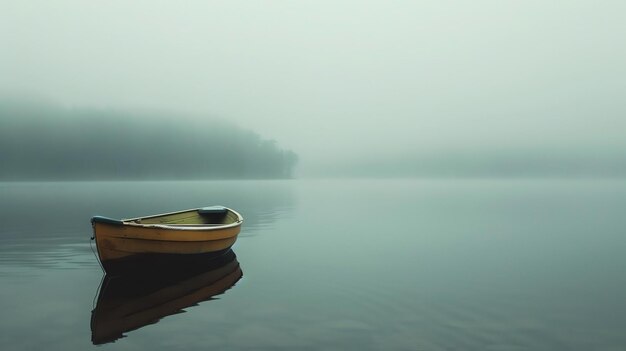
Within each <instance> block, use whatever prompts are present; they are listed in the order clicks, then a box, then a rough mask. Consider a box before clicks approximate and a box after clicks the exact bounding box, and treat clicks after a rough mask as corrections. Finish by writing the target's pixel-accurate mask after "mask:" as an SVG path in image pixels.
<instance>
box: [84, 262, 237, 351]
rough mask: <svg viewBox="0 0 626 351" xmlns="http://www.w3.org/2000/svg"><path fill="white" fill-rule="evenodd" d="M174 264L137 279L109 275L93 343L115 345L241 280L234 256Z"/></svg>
mask: <svg viewBox="0 0 626 351" xmlns="http://www.w3.org/2000/svg"><path fill="white" fill-rule="evenodd" d="M181 258H185V260H182V261H181V260H170V262H169V264H168V265H167V266H163V267H160V268H159V269H154V270H150V271H146V272H144V273H142V274H139V275H132V274H131V275H128V274H127V275H117V276H110V275H108V274H107V275H105V277H104V279H103V281H102V283H101V284H100V289H99V291H98V299H97V303H96V307H95V308H94V309H93V311H92V313H91V341H92V342H93V344H95V345H100V344H104V343H109V342H113V341H115V340H117V339H119V338H122V337H124V336H125V335H124V333H127V332H129V331H132V330H135V329H139V328H142V327H144V326H147V325H150V324H154V323H157V322H158V321H159V320H160V319H162V318H164V317H167V316H170V315H173V314H177V313H181V312H182V311H183V310H185V309H187V308H190V307H193V306H195V305H197V304H198V303H200V302H202V301H207V300H211V299H212V298H213V297H214V296H216V295H220V294H223V293H224V292H225V291H226V290H228V289H230V288H231V287H233V286H234V285H235V284H236V283H237V281H239V279H241V277H242V276H243V273H242V270H241V267H240V266H239V262H238V261H237V257H236V255H235V253H234V252H233V251H232V250H227V251H226V252H225V253H222V254H221V255H218V256H212V257H208V256H206V255H200V256H194V260H187V259H186V258H187V257H181Z"/></svg>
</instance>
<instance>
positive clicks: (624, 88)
mask: <svg viewBox="0 0 626 351" xmlns="http://www.w3.org/2000/svg"><path fill="white" fill-rule="evenodd" d="M625 13H626V2H624V1H575V0H569V1H545V0H542V1H502V0H493V1H484V0H473V1H445V0H437V1H363V0H360V1H184V2H181V1H154V0H150V1H147V0H141V1H131V2H129V1H8V0H0V51H1V52H0V93H2V94H34V95H38V96H41V97H45V98H49V99H51V100H53V101H55V102H58V103H61V104H63V105H66V106H89V107H98V108H99V107H106V108H109V107H114V108H132V109H135V108H138V109H167V110H174V111H182V112H191V113H200V114H204V115H209V116H216V117H221V118H226V119H229V120H232V121H235V122H237V123H238V124H239V125H241V126H244V127H246V128H250V129H253V130H255V131H257V132H258V133H260V134H261V135H263V136H264V137H268V138H273V139H276V140H277V141H278V142H279V144H280V145H281V146H284V147H286V148H290V149H293V150H294V151H296V152H297V153H298V154H299V155H300V159H301V163H302V171H303V172H304V173H307V172H311V173H315V172H320V170H321V169H326V168H332V167H334V166H335V165H343V164H346V163H350V162H357V161H359V160H368V159H388V158H394V159H396V158H398V155H415V154H433V155H439V154H445V153H446V152H458V151H459V150H473V151H476V152H479V153H489V152H491V151H493V150H514V151H515V152H530V153H533V152H535V153H541V152H544V151H545V150H560V152H563V153H571V154H584V153H590V154H594V153H600V154H603V155H604V154H606V155H609V156H608V157H610V155H612V154H617V155H618V156H619V155H623V154H621V153H622V152H623V151H624V150H625V149H626V132H625V131H626V45H625V44H624V43H625V41H626V39H625V38H626V20H625V17H624V14H625ZM590 150H591V151H590Z"/></svg>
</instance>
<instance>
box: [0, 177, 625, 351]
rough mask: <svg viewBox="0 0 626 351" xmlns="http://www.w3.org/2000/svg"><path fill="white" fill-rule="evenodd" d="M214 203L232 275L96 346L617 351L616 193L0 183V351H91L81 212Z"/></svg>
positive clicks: (85, 224) (393, 183)
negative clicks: (237, 273)
mask: <svg viewBox="0 0 626 351" xmlns="http://www.w3.org/2000/svg"><path fill="white" fill-rule="evenodd" d="M214 204H221V205H225V206H228V207H232V208H234V209H236V210H238V211H240V212H241V213H242V214H243V216H244V218H245V223H244V227H243V229H242V232H241V234H240V237H239V239H238V241H237V243H236V244H235V246H234V247H233V251H234V254H235V255H236V261H233V260H232V258H231V259H229V262H231V263H229V264H231V265H232V267H235V265H234V264H236V263H237V262H238V264H239V267H240V268H241V270H242V272H243V277H241V279H238V280H237V279H234V280H233V281H232V282H230V283H228V284H226V285H224V286H223V287H222V289H218V290H219V292H221V290H223V289H225V288H227V287H229V286H231V285H232V284H233V283H234V285H232V286H231V287H230V289H228V290H226V291H225V292H224V293H223V294H220V295H217V296H214V298H213V299H211V300H208V301H202V302H199V303H197V304H196V305H194V306H190V307H184V311H185V313H178V314H173V315H169V316H166V317H164V318H162V319H160V320H158V321H155V320H152V321H151V322H152V324H148V325H145V326H143V327H140V328H139V329H136V330H133V331H130V332H125V333H124V335H125V337H123V338H120V339H117V340H116V341H115V342H111V343H105V344H103V345H102V346H98V347H100V349H110V350H146V349H167V350H207V349H212V350H248V349H250V350H277V349H289V350H292V349H297V350H346V349H355V350H625V349H626V332H625V331H626V302H625V300H626V181H624V180H298V181H206V182H78V183H70V182H68V183H0V223H2V224H1V226H0V311H2V313H1V314H0V349H2V350H32V349H37V348H42V347H45V349H46V350H85V349H89V348H95V347H96V346H94V345H93V344H92V310H94V308H95V307H96V305H97V304H98V305H100V307H99V308H100V309H103V308H104V309H105V310H106V306H105V305H104V303H102V301H98V293H99V291H100V290H101V281H102V278H103V274H102V271H101V269H100V267H99V264H98V261H97V260H96V258H95V256H94V254H93V252H92V248H91V247H90V237H91V235H92V233H91V226H90V223H89V219H90V217H91V216H92V215H95V214H99V215H105V216H109V217H134V216H141V215H147V214H153V213H162V212H167V211H173V210H179V209H185V208H194V207H201V206H206V205H214ZM233 257H234V256H233ZM232 262H234V263H232ZM235 278H237V277H235ZM118 283H119V284H117V286H116V289H118V291H121V292H122V295H123V293H124V292H125V289H126V290H130V289H131V287H130V286H128V285H125V284H127V283H124V282H121V283H120V282H118ZM157 283H158V284H161V283H162V286H161V287H164V288H168V287H174V288H176V287H180V285H177V284H178V283H176V282H171V281H169V282H168V281H164V282H157ZM128 284H130V283H128ZM144 284H145V285H150V284H151V283H150V282H142V283H140V284H139V286H143V285H144ZM158 284H157V285H158ZM143 296H144V295H141V293H136V294H135V295H134V298H135V300H136V301H139V302H141V301H145V299H148V298H147V297H143ZM103 306H104V307H103ZM105 312H106V311H105ZM103 323H104V322H103ZM112 323H113V324H115V321H113V322H112Z"/></svg>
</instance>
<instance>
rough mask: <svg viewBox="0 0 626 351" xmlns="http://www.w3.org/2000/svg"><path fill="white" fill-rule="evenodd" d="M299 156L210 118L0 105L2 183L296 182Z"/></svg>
mask: <svg viewBox="0 0 626 351" xmlns="http://www.w3.org/2000/svg"><path fill="white" fill-rule="evenodd" d="M297 159H298V158H297V155H296V154H295V153H294V152H292V151H290V150H284V149H281V148H280V147H279V146H278V145H277V143H276V142H275V141H273V140H265V139H263V138H261V137H260V136H259V135H258V134H256V133H254V132H252V131H249V130H245V129H242V128H240V127H237V126H235V125H233V124H230V123H228V122H226V121H223V120H219V119H211V118H190V117H188V116H178V115H176V114H165V113H161V114H155V115H149V114H148V113H145V112H144V113H133V112H120V111H113V110H95V109H69V108H62V107H59V106H55V105H50V104H42V103H24V102H13V101H0V179H2V180H34V179H53V180H66V179H67V180H83V179H103V180H104V179H205V178H227V179H230V178H234V179H243V178H290V177H292V176H293V171H294V167H295V165H296V162H297Z"/></svg>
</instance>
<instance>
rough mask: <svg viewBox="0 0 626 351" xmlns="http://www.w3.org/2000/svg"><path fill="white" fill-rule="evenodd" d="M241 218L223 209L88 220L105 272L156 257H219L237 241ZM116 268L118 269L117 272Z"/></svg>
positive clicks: (114, 270)
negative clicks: (205, 255)
mask: <svg viewBox="0 0 626 351" xmlns="http://www.w3.org/2000/svg"><path fill="white" fill-rule="evenodd" d="M241 223H243V217H241V215H240V214H239V213H237V212H235V211H234V210H231V209H229V208H226V207H223V206H211V207H204V208H196V209H191V210H185V211H179V212H171V213H164V214H159V215H153V216H146V217H138V218H131V219H122V220H117V219H112V218H107V217H102V216H95V217H92V218H91V224H92V226H93V231H94V238H95V240H96V247H97V249H98V256H99V257H100V262H101V263H102V266H103V268H104V270H105V271H106V272H107V273H114V272H117V273H124V272H125V270H126V269H128V267H132V266H129V265H128V263H129V262H136V263H137V264H138V265H137V266H136V267H138V266H139V264H140V263H141V262H154V261H155V258H157V257H159V256H163V255H165V256H171V255H175V256H189V255H196V254H210V253H214V254H220V253H223V252H224V251H226V250H228V249H229V248H230V247H231V246H232V245H233V244H234V243H235V240H237V235H238V234H239V231H240V230H241ZM118 268H119V269H118Z"/></svg>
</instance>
